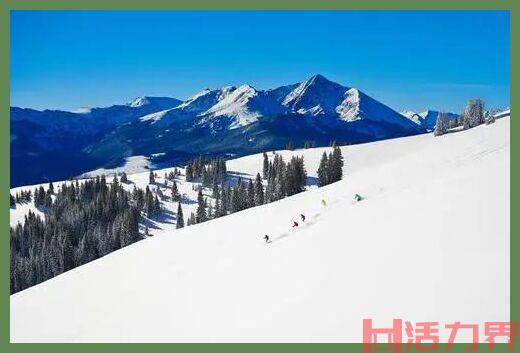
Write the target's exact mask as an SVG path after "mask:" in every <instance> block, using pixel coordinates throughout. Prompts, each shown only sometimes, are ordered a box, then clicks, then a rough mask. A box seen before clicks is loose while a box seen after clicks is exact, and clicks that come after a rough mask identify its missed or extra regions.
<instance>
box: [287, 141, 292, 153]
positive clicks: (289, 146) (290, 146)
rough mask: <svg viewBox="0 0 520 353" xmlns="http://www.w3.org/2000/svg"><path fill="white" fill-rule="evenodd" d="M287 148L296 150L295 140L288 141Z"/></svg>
mask: <svg viewBox="0 0 520 353" xmlns="http://www.w3.org/2000/svg"><path fill="white" fill-rule="evenodd" d="M285 149H286V150H289V151H294V144H293V142H292V141H289V142H288V143H287V145H286V146H285Z"/></svg>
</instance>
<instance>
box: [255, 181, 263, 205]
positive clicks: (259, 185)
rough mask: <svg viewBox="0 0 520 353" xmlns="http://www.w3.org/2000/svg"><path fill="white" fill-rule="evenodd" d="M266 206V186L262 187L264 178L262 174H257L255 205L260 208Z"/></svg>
mask: <svg viewBox="0 0 520 353" xmlns="http://www.w3.org/2000/svg"><path fill="white" fill-rule="evenodd" d="M263 204H264V186H263V185H262V178H261V177H260V173H257V174H256V179H255V205H256V206H260V205H263Z"/></svg>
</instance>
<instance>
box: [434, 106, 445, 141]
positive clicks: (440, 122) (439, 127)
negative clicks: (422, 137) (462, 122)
mask: <svg viewBox="0 0 520 353" xmlns="http://www.w3.org/2000/svg"><path fill="white" fill-rule="evenodd" d="M447 130H448V126H447V119H446V114H444V113H443V112H441V113H439V116H438V117H437V121H436V122H435V130H434V131H433V135H434V136H442V135H444V134H445V133H446V132H447Z"/></svg>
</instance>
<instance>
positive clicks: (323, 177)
mask: <svg viewBox="0 0 520 353" xmlns="http://www.w3.org/2000/svg"><path fill="white" fill-rule="evenodd" d="M327 184H329V159H328V157H327V153H326V152H323V155H322V156H321V161H320V165H319V167H318V185H319V186H325V185H327Z"/></svg>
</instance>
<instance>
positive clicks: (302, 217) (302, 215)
mask: <svg viewBox="0 0 520 353" xmlns="http://www.w3.org/2000/svg"><path fill="white" fill-rule="evenodd" d="M300 217H301V219H302V222H305V215H304V214H303V213H302V214H300Z"/></svg>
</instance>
